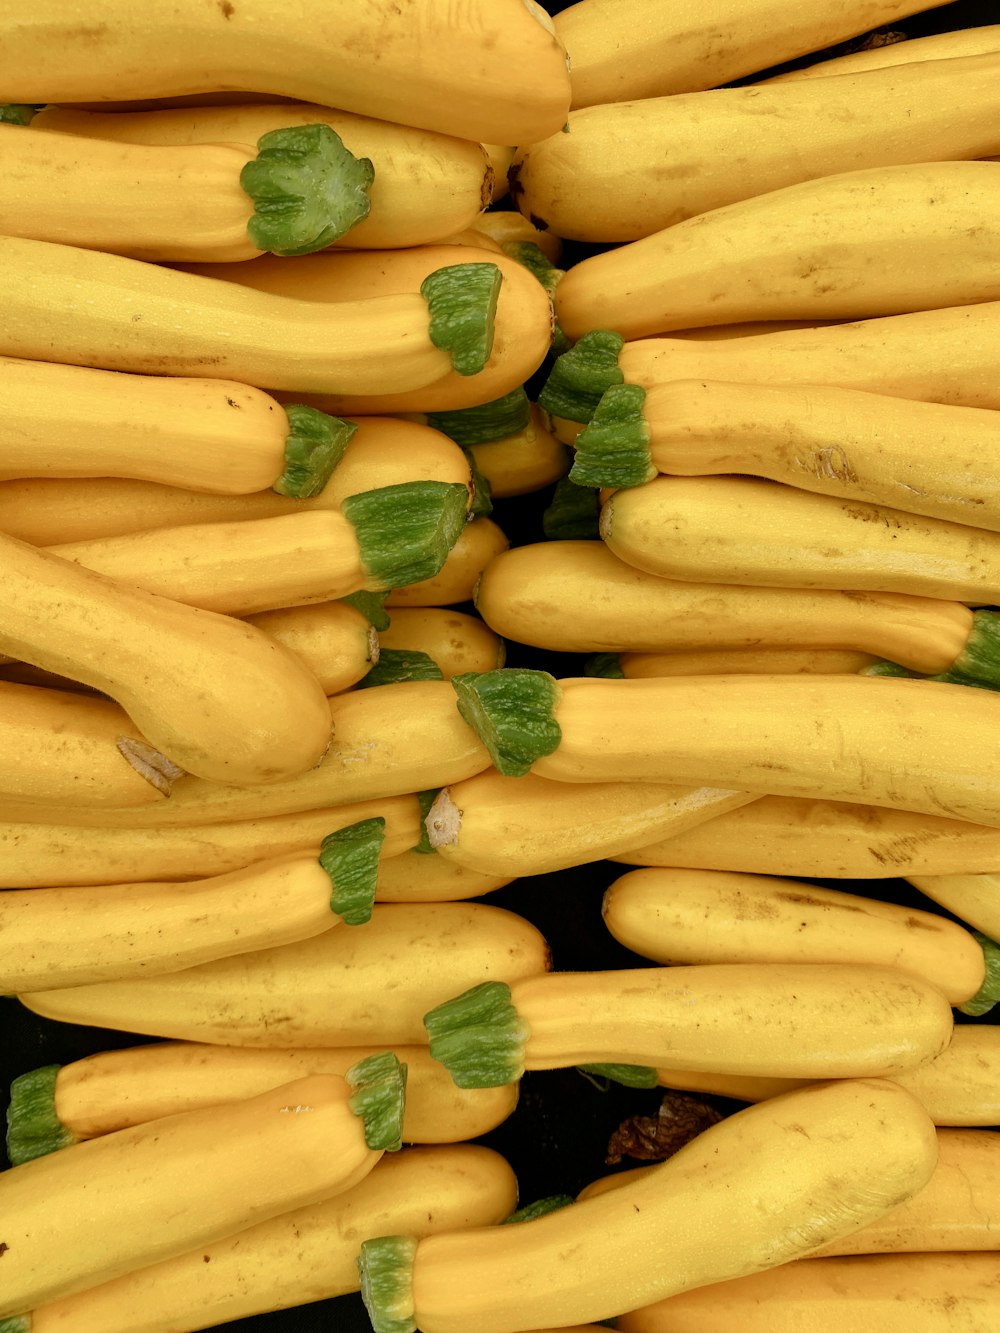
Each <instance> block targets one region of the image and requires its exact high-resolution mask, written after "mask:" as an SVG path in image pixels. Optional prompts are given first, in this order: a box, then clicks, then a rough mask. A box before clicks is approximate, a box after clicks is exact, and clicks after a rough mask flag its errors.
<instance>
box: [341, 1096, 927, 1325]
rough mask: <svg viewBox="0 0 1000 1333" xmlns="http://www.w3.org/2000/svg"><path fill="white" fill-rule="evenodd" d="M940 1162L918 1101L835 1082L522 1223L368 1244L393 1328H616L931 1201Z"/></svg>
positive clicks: (376, 1302) (368, 1295) (766, 1107)
mask: <svg viewBox="0 0 1000 1333" xmlns="http://www.w3.org/2000/svg"><path fill="white" fill-rule="evenodd" d="M936 1155H937V1140H936V1138H935V1136H934V1132H933V1128H932V1127H931V1125H930V1121H929V1120H928V1119H927V1117H926V1113H925V1112H924V1111H923V1110H922V1108H920V1106H919V1104H918V1103H917V1102H916V1101H915V1100H914V1099H913V1098H911V1097H910V1096H909V1094H908V1093H905V1092H903V1091H902V1089H900V1088H896V1087H893V1086H892V1085H891V1084H887V1083H882V1082H879V1081H876V1080H870V1079H861V1080H844V1081H841V1082H835V1083H829V1084H826V1085H824V1086H823V1087H822V1088H810V1089H805V1090H803V1091H802V1092H795V1093H790V1094H789V1095H788V1096H787V1097H783V1098H779V1099H775V1100H774V1101H771V1102H765V1103H763V1104H762V1105H761V1106H757V1107H749V1108H748V1109H747V1110H745V1111H741V1112H739V1113H738V1114H737V1115H734V1116H730V1117H729V1118H728V1119H727V1120H723V1121H722V1122H721V1123H719V1124H717V1125H714V1126H713V1127H712V1128H711V1129H709V1130H707V1131H706V1132H705V1133H704V1134H700V1135H699V1136H698V1137H697V1138H696V1139H694V1140H693V1141H692V1142H691V1143H689V1144H688V1145H687V1146H686V1147H684V1148H682V1149H681V1151H680V1152H678V1153H677V1154H675V1156H674V1157H672V1158H670V1159H669V1161H666V1162H664V1163H662V1164H661V1165H659V1166H657V1167H655V1168H654V1169H653V1170H652V1171H650V1172H648V1173H646V1174H645V1175H644V1176H643V1178H642V1180H641V1182H639V1183H637V1184H635V1185H633V1186H631V1187H630V1188H626V1189H620V1190H612V1191H610V1192H609V1193H607V1194H604V1195H600V1196H598V1197H597V1198H594V1199H589V1200H586V1201H585V1202H582V1203H573V1204H571V1205H569V1206H568V1207H566V1208H560V1209H558V1210H557V1211H556V1212H552V1213H549V1214H548V1215H547V1216H544V1217H540V1218H536V1219H534V1220H532V1221H528V1222H524V1223H522V1224H521V1225H519V1226H512V1227H505V1228H503V1229H500V1228H486V1229H484V1230H480V1231H477V1232H470V1231H467V1232H465V1233H464V1234H460V1233H457V1232H453V1233H451V1234H445V1235H440V1236H435V1237H427V1238H425V1239H423V1240H417V1239H416V1238H414V1237H407V1236H393V1237H386V1238H379V1239H374V1240H371V1241H368V1242H366V1244H365V1245H364V1247H363V1248H362V1254H361V1265H362V1293H363V1294H364V1295H365V1299H366V1303H367V1305H368V1308H369V1312H370V1313H371V1315H372V1317H373V1323H374V1326H375V1329H376V1330H377V1333H387V1331H388V1330H390V1329H391V1330H398V1331H399V1333H409V1331H410V1330H412V1329H415V1328H419V1329H421V1330H423V1333H465V1330H468V1329H470V1328H475V1329H476V1330H477V1333H515V1330H522V1329H531V1328H541V1327H544V1326H545V1325H546V1324H550V1325H555V1326H557V1327H559V1326H565V1325H566V1324H571V1323H578V1322H579V1321H580V1320H588V1319H591V1320H596V1319H604V1318H606V1317H608V1316H609V1315H615V1314H617V1313H620V1312H621V1310H622V1309H623V1308H626V1307H628V1306H633V1307H635V1306H639V1305H642V1304H645V1303H650V1302H652V1301H653V1300H659V1299H663V1298H665V1297H666V1296H668V1295H671V1294H674V1293H676V1292H679V1291H684V1290H687V1289H689V1288H692V1287H699V1286H703V1285H704V1284H706V1283H709V1282H724V1281H726V1280H727V1279H732V1278H736V1277H739V1276H741V1275H744V1274H748V1273H753V1272H758V1271H760V1270H762V1269H766V1268H770V1267H774V1266H775V1265H777V1264H781V1263H784V1262H786V1261H788V1260H790V1259H793V1258H797V1257H799V1256H800V1255H803V1254H807V1253H808V1252H809V1251H810V1250H811V1249H814V1248H816V1246H818V1245H821V1244H823V1243H824V1242H826V1241H828V1240H832V1239H834V1237H836V1236H840V1235H845V1234H849V1233H850V1232H852V1231H855V1230H857V1229H858V1228H860V1227H862V1226H864V1225H865V1224H866V1223H868V1222H870V1221H873V1220H874V1219H875V1218H877V1217H878V1216H880V1215H881V1214H882V1213H883V1212H886V1211H887V1210H888V1209H889V1208H891V1207H892V1206H893V1205H894V1204H897V1203H899V1202H900V1201H902V1200H903V1199H905V1198H908V1197H910V1196H911V1195H912V1194H914V1193H916V1191H917V1190H918V1189H920V1187H921V1186H922V1185H923V1184H924V1183H925V1182H926V1181H927V1180H928V1179H929V1177H930V1174H931V1171H932V1170H933V1166H934V1161H935V1159H936ZM727 1285H728V1283H727ZM798 1327H799V1330H801V1325H799V1326H798Z"/></svg>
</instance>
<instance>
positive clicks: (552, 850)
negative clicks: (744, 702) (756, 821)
mask: <svg viewBox="0 0 1000 1333" xmlns="http://www.w3.org/2000/svg"><path fill="white" fill-rule="evenodd" d="M753 799H754V798H753V797H752V796H750V795H748V794H747V793H746V792H741V791H721V790H719V789H717V788H714V787H696V788H690V787H677V786H669V785H666V784H664V785H660V784H658V783H655V782H634V783H629V782H599V781H598V782H593V783H587V784H579V783H560V782H549V781H547V780H546V779H545V778H539V777H535V776H533V775H532V774H528V775H526V776H525V777H520V778H507V777H502V776H501V775H500V774H499V773H498V772H497V771H496V770H495V769H492V768H487V769H485V770H484V771H483V772H482V773H478V774H476V776H475V777H472V778H467V779H466V780H465V781H464V782H458V783H454V784H452V785H451V786H449V787H446V788H444V790H443V791H441V792H439V793H438V796H437V798H436V799H435V802H434V804H433V806H432V807H431V810H430V813H429V814H428V816H427V829H428V833H429V836H430V841H431V845H432V846H434V847H435V848H436V849H437V852H438V854H439V855H440V857H441V858H442V859H443V860H444V861H446V862H454V863H455V864H456V865H464V866H468V867H469V868H470V869H473V870H479V871H481V872H482V873H484V874H489V873H499V874H506V875H510V876H511V878H515V879H516V878H517V877H518V876H521V875H540V874H545V873H547V872H548V871H551V870H563V869H566V868H567V867H569V866H578V865H584V864H586V863H587V862H589V861H599V860H600V859H601V858H602V857H605V856H609V855H612V854H613V852H614V849H615V848H618V847H621V846H622V845H623V843H625V842H626V841H628V843H629V845H630V846H637V845H640V844H641V843H642V842H643V841H644V840H645V839H646V837H647V835H652V837H653V838H657V837H660V838H669V837H670V836H671V835H672V834H673V833H675V832H680V831H681V830H683V829H685V828H690V827H692V826H693V825H695V824H700V823H702V822H703V821H706V820H707V821H711V820H712V819H714V818H715V817H716V815H718V814H723V813H725V811H727V810H732V809H734V808H736V807H738V806H739V805H743V804H745V803H747V802H748V801H751V800H753Z"/></svg>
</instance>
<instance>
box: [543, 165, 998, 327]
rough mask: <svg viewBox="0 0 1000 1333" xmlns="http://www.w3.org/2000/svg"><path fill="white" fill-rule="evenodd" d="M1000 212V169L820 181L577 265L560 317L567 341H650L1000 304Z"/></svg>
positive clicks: (906, 168)
mask: <svg viewBox="0 0 1000 1333" xmlns="http://www.w3.org/2000/svg"><path fill="white" fill-rule="evenodd" d="M931 199H933V200H937V201H940V202H939V203H938V205H937V206H936V207H933V208H931V207H928V200H931ZM998 204H1000V163H996V162H929V163H918V164H914V165H903V166H879V167H869V168H867V169H865V170H862V171H848V172H842V173H837V174H836V175H829V176H828V175H824V176H821V177H820V178H819V179H818V180H809V181H802V182H800V183H798V184H796V185H789V186H785V187H784V188H783V189H780V190H773V191H769V192H768V193H767V194H763V195H756V196H755V197H754V198H752V199H744V200H740V201H738V202H737V203H733V204H730V205H728V206H727V207H723V208H717V209H714V210H712V211H711V212H707V213H702V214H699V215H698V216H696V217H693V218H688V219H687V220H686V221H683V222H679V223H677V224H676V225H675V226H671V227H666V228H665V229H663V230H661V231H657V232H654V233H653V234H652V235H650V236H646V237H644V238H643V239H641V240H637V241H633V242H632V244H631V245H624V246H619V247H617V248H616V249H612V250H606V251H605V252H604V253H603V254H598V255H594V256H592V257H591V258H589V259H585V260H584V261H583V262H582V263H580V264H574V265H573V266H572V268H570V270H569V271H568V272H567V274H566V276H565V277H564V278H563V279H562V280H561V282H560V283H559V286H558V288H557V289H556V293H555V309H556V318H557V319H558V321H559V325H560V327H561V328H562V329H563V331H564V333H565V334H566V336H567V337H568V338H571V339H577V338H580V337H582V335H583V334H585V333H587V332H588V331H589V330H591V329H614V330H615V332H617V333H620V334H621V335H622V337H623V338H644V337H648V336H650V335H651V334H662V333H668V332H670V331H671V330H673V329H690V328H695V327H697V326H698V325H704V324H734V323H738V322H740V321H741V320H772V319H773V320H781V319H802V320H816V319H863V318H868V317H871V316H874V315H897V314H902V313H904V312H906V311H912V310H931V309H935V308H937V307H940V306H958V305H963V304H966V303H970V304H971V303H973V302H976V301H992V300H996V299H997V298H998V297H1000V279H998V277H997V273H996V265H995V263H994V262H993V256H994V255H995V254H996V250H997V245H998V243H1000V232H998V230H997V224H996V223H995V222H994V219H995V217H996V214H997V207H998ZM862 273H863V274H864V275H865V276H864V278H863V279H862V278H860V277H859V275H860V274H862Z"/></svg>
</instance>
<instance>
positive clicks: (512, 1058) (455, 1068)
mask: <svg viewBox="0 0 1000 1333" xmlns="http://www.w3.org/2000/svg"><path fill="white" fill-rule="evenodd" d="M424 1027H425V1028H426V1029H427V1035H428V1037H429V1038H430V1052H431V1055H432V1056H433V1058H434V1059H435V1060H438V1061H440V1063H441V1064H443V1065H444V1066H445V1068H446V1069H447V1070H448V1072H449V1073H450V1074H451V1077H452V1081H453V1082H454V1083H455V1086H456V1087H459V1088H499V1087H501V1086H503V1084H505V1083H516V1082H517V1080H518V1079H519V1078H520V1077H521V1075H522V1074H523V1073H524V1044H525V1042H526V1041H527V1039H528V1031H527V1028H526V1027H525V1025H524V1023H522V1021H521V1018H520V1016H519V1015H518V1012H517V1010H516V1009H515V1008H514V1004H513V1001H512V1000H511V993H510V987H509V986H508V985H507V983H506V982H505V981H484V982H482V983H480V985H478V986H473V987H472V989H471V990H467V991H465V992H463V994H461V995H456V997H455V998H454V999H453V1000H446V1001H445V1002H444V1004H439V1005H438V1006H437V1007H436V1008H434V1009H432V1010H431V1011H430V1012H429V1013H427V1014H425V1015H424Z"/></svg>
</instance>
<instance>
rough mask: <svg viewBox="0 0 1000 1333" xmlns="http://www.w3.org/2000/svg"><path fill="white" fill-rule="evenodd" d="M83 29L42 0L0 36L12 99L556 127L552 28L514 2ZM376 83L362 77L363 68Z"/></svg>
mask: <svg viewBox="0 0 1000 1333" xmlns="http://www.w3.org/2000/svg"><path fill="white" fill-rule="evenodd" d="M101 17H102V20H103V22H101V23H99V24H96V25H91V26H89V27H83V28H81V25H80V19H79V11H78V10H77V9H76V8H75V6H74V5H73V3H72V0H46V3H45V4H44V5H43V6H41V7H40V8H39V9H37V10H35V11H34V12H33V13H32V14H31V16H30V21H29V22H24V23H21V22H16V21H15V20H14V17H13V16H11V17H10V19H9V20H8V21H7V22H5V23H4V24H3V27H2V28H0V40H2V42H3V44H4V47H5V50H6V52H7V58H8V60H9V61H10V67H11V71H12V73H13V71H14V70H15V69H16V70H17V71H18V77H17V78H16V80H14V81H13V82H12V85H11V87H10V89H9V96H10V98H11V100H12V101H17V102H88V101H104V102H113V101H128V100H130V99H133V98H148V97H150V96H153V97H177V96H180V95H185V94H188V93H205V92H208V93H211V92H216V91H217V90H220V89H226V90H238V91H252V92H254V93H271V94H277V95H278V96H279V97H285V98H296V99H300V100H302V101H305V102H316V101H319V102H322V101H324V100H325V99H327V98H329V97H330V96H331V94H335V95H336V98H337V103H338V106H340V107H342V108H344V109H345V110H347V111H355V112H358V113H360V114H361V115H366V116H375V117H376V118H377V119H379V120H391V121H398V122H400V123H402V124H410V125H418V126H420V127H422V128H425V129H432V130H439V131H443V132H444V133H446V134H450V133H452V132H453V131H454V128H455V126H456V125H461V126H462V128H463V130H464V131H465V132H466V134H467V135H468V137H469V138H470V139H478V140H487V141H489V142H492V143H522V142H523V143H529V142H530V141H531V140H533V139H538V138H541V137H542V136H544V135H546V134H552V133H553V132H554V131H555V130H557V129H558V128H559V126H560V125H561V124H562V123H563V121H564V120H565V119H566V111H567V109H568V107H569V97H570V89H569V73H568V70H567V68H566V56H565V52H564V50H563V48H562V45H561V44H560V42H559V41H558V39H557V38H556V37H555V35H554V33H553V28H552V22H551V20H550V19H549V18H548V16H547V15H545V14H544V13H543V12H542V11H541V10H540V9H539V8H538V7H537V6H530V7H529V6H528V5H525V4H523V3H521V0H499V2H498V0H473V3H472V4H470V5H467V6H466V8H465V10H464V11H463V13H462V15H461V16H460V21H458V22H456V17H457V16H456V14H455V12H454V9H453V7H452V6H450V5H448V4H446V3H442V2H441V0H433V2H432V3H431V4H429V5H427V4H425V5H422V6H421V7H420V10H419V12H414V13H410V12H409V11H408V10H404V11H402V12H397V10H396V9H395V8H394V6H393V5H392V4H391V3H390V2H389V0H376V3H374V4H371V5H368V6H366V7H365V8H363V9H359V8H358V7H357V6H356V5H354V4H352V3H351V2H350V0H334V3H317V0H296V4H295V6H294V8H293V9H291V10H289V9H282V10H281V11H276V10H275V9H274V8H273V7H272V6H271V5H269V4H268V3H267V0H247V3H246V4H245V5H244V6H243V7H241V8H240V7H237V8H234V9H233V11H232V12H231V13H229V12H226V11H222V10H219V9H218V8H217V7H212V8H204V7H198V8H195V9H183V10H180V11H178V9H177V6H176V5H175V4H172V3H170V0H153V3H151V4H149V5H148V6H147V7H146V9H144V11H143V14H142V18H141V20H140V19H139V17H138V16H137V14H136V13H135V11H134V10H132V9H130V8H129V7H128V5H127V4H124V3H121V0H115V3H113V4H111V5H108V6H106V7H105V9H103V10H102V11H101ZM373 61H376V62H377V71H378V77H376V78H373V77H372V69H373V64H372V62H373Z"/></svg>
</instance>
